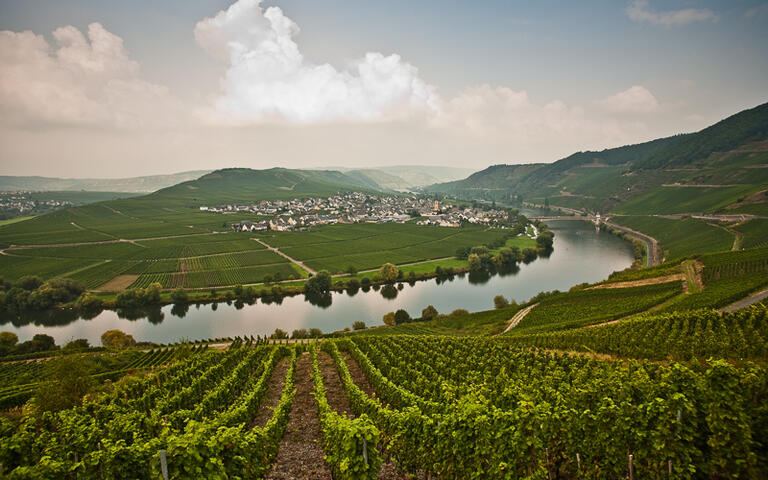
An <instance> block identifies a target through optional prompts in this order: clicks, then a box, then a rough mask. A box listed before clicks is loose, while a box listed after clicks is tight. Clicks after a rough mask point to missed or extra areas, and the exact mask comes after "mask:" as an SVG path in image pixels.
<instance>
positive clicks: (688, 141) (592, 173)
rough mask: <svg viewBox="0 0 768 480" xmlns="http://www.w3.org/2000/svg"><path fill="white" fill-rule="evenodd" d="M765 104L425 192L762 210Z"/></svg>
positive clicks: (598, 206) (656, 209) (659, 209)
mask: <svg viewBox="0 0 768 480" xmlns="http://www.w3.org/2000/svg"><path fill="white" fill-rule="evenodd" d="M767 165H768V104H763V105H760V106H758V107H755V108H752V109H749V110H745V111H743V112H740V113H737V114H735V115H733V116H731V117H728V118H726V119H725V120H723V121H721V122H718V123H716V124H715V125H712V126H711V127H708V128H705V129H704V130H701V131H700V132H696V133H690V134H683V135H676V136H673V137H668V138H661V139H657V140H652V141H650V142H645V143H641V144H637V145H627V146H623V147H618V148H611V149H607V150H603V151H600V152H578V153H574V154H573V155H570V156H568V157H566V158H563V159H561V160H558V161H557V162H554V163H551V164H527V165H494V166H491V167H488V168H487V169H485V170H482V171H480V172H476V173H474V174H472V175H470V176H469V177H467V178H466V179H464V180H459V181H454V182H447V183H439V184H435V185H430V186H428V187H426V188H425V191H426V192H430V193H444V194H449V195H453V196H456V197H459V198H465V199H478V200H497V201H509V202H512V201H520V200H521V199H522V200H524V201H530V202H533V203H538V204H543V203H545V202H549V203H550V204H552V205H559V206H564V207H572V208H579V209H587V210H592V211H604V212H605V211H615V212H620V213H649V214H656V213H658V214H668V213H687V212H703V211H715V210H731V211H734V212H743V213H748V212H751V211H754V212H758V211H759V212H762V211H764V208H765V207H762V206H760V207H756V206H754V205H755V204H757V203H761V201H764V200H763V198H764V197H765V196H764V195H763V196H762V197H761V196H760V192H763V191H764V190H766V189H767V188H768V168H764V167H766V166H767Z"/></svg>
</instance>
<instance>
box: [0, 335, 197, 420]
mask: <svg viewBox="0 0 768 480" xmlns="http://www.w3.org/2000/svg"><path fill="white" fill-rule="evenodd" d="M181 349H187V347H183V346H182V347H167V348H157V349H151V350H150V351H148V352H141V351H137V350H133V351H129V352H125V353H124V354H120V355H117V356H115V355H109V354H102V355H98V356H96V355H93V356H91V357H90V359H91V360H93V363H94V364H95V368H94V369H93V373H92V376H93V377H94V379H97V380H99V381H104V380H106V379H109V380H117V379H118V378H120V377H122V376H124V375H126V374H128V373H131V372H135V371H136V370H139V369H147V368H154V367H158V366H163V365H166V364H168V363H170V362H172V361H173V360H174V357H175V355H178V353H179V351H180V350H181ZM205 349H206V346H205V345H199V346H194V347H191V348H190V349H189V351H190V353H191V354H196V353H200V352H202V351H204V350H205ZM47 362H48V360H38V361H31V362H26V361H20V362H11V363H2V364H0V410H2V409H7V408H11V407H16V406H19V405H23V404H24V402H26V401H27V400H29V398H31V397H32V395H33V394H34V392H35V390H36V389H37V388H39V387H40V385H41V384H45V382H46V381H49V380H51V377H52V375H53V374H52V372H51V371H50V370H49V369H48V368H47V366H48V365H47Z"/></svg>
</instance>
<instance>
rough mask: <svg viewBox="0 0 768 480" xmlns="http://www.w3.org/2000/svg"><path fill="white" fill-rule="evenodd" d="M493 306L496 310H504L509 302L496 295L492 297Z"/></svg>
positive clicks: (502, 296)
mask: <svg viewBox="0 0 768 480" xmlns="http://www.w3.org/2000/svg"><path fill="white" fill-rule="evenodd" d="M493 306H494V307H496V308H504V307H508V306H509V300H507V299H506V298H505V297H504V295H496V296H495V297H493Z"/></svg>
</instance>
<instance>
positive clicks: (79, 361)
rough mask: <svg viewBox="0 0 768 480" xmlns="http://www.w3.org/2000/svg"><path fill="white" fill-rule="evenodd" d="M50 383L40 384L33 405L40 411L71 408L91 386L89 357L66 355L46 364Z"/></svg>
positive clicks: (91, 368) (91, 369)
mask: <svg viewBox="0 0 768 480" xmlns="http://www.w3.org/2000/svg"><path fill="white" fill-rule="evenodd" d="M46 363H47V365H46V367H45V368H46V370H47V375H46V378H50V379H51V380H50V381H47V382H41V383H40V384H39V386H38V388H37V390H36V392H35V403H36V404H37V406H38V408H39V409H40V410H42V411H59V410H65V409H68V408H72V407H74V406H75V405H77V404H78V403H80V400H81V399H82V398H83V396H85V394H87V393H88V392H89V391H90V390H91V388H92V386H93V378H92V377H91V373H92V371H93V366H92V363H91V358H90V357H89V356H80V355H66V356H63V357H60V358H57V359H53V360H49V361H48V362H46Z"/></svg>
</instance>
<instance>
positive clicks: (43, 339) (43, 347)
mask: <svg viewBox="0 0 768 480" xmlns="http://www.w3.org/2000/svg"><path fill="white" fill-rule="evenodd" d="M32 341H33V342H35V343H36V344H37V345H38V346H39V348H38V350H37V351H39V352H44V351H47V350H55V349H56V340H54V339H53V337H52V336H50V335H45V334H43V333H38V334H37V335H35V336H34V337H32Z"/></svg>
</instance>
